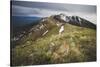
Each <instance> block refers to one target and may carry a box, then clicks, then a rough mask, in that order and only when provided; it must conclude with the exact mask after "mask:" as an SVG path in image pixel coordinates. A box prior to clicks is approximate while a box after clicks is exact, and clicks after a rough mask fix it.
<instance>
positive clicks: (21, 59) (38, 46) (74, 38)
mask: <svg viewBox="0 0 100 67" xmlns="http://www.w3.org/2000/svg"><path fill="white" fill-rule="evenodd" d="M58 31H59V27H57V26H53V27H52V28H51V29H50V31H49V32H48V33H47V34H46V35H45V36H42V37H40V38H38V39H37V40H35V41H32V40H31V39H30V40H27V41H25V42H24V43H21V44H20V45H18V46H16V48H14V49H12V65H15V66H16V65H19V66H21V65H36V64H52V63H71V62H88V61H96V30H93V29H89V28H82V27H78V26H73V25H70V24H66V25H65V30H64V32H63V33H62V35H61V36H59V34H58ZM64 42H65V44H67V45H68V46H69V51H68V53H67V51H66V49H67V48H66V47H63V46H65V45H64ZM60 47H63V48H60ZM62 50H64V52H63V51H62ZM61 51H62V52H61Z"/></svg>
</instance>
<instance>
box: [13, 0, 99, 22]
mask: <svg viewBox="0 0 100 67" xmlns="http://www.w3.org/2000/svg"><path fill="white" fill-rule="evenodd" d="M60 13H64V14H66V15H77V16H80V17H82V18H85V19H87V20H89V21H91V22H93V23H95V24H96V18H97V17H96V6H95V5H77V4H61V3H60V4H58V3H45V2H30V1H12V15H13V16H38V17H46V16H50V15H54V14H60Z"/></svg>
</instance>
